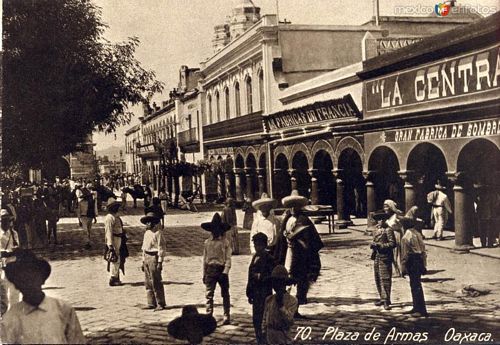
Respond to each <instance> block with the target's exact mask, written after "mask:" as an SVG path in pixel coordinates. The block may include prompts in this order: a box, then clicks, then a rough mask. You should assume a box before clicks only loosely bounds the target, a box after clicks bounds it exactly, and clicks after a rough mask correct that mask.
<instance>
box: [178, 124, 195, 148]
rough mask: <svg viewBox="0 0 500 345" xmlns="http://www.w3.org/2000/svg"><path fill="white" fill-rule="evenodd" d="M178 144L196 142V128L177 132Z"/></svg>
mask: <svg viewBox="0 0 500 345" xmlns="http://www.w3.org/2000/svg"><path fill="white" fill-rule="evenodd" d="M178 138H179V145H180V146H183V145H190V144H194V143H196V142H198V128H197V127H194V128H191V129H188V130H186V131H182V132H179V133H178Z"/></svg>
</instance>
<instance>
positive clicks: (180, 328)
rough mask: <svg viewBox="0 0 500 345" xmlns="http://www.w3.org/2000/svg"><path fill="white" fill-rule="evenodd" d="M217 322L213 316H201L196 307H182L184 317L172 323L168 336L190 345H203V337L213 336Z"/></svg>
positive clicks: (168, 329)
mask: <svg viewBox="0 0 500 345" xmlns="http://www.w3.org/2000/svg"><path fill="white" fill-rule="evenodd" d="M216 328H217V322H216V321H215V319H214V317H213V316H212V315H207V314H200V313H198V309H196V306H194V305H186V306H184V307H182V315H181V316H180V317H177V318H175V319H173V320H172V321H170V323H169V324H168V327H167V331H168V334H170V335H171V336H172V337H174V338H175V339H180V340H187V341H188V342H189V344H201V343H202V342H203V337H206V336H207V335H210V334H212V333H213V332H214V331H215V329H216Z"/></svg>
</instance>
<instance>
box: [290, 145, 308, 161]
mask: <svg viewBox="0 0 500 345" xmlns="http://www.w3.org/2000/svg"><path fill="white" fill-rule="evenodd" d="M299 151H302V152H303V153H304V154H305V156H306V158H307V165H308V166H311V165H312V164H311V161H312V159H311V151H310V150H309V148H308V147H307V145H306V144H304V143H296V144H294V145H293V146H292V149H291V150H290V154H289V157H290V159H291V160H293V157H294V156H295V155H296V154H297V152H299Z"/></svg>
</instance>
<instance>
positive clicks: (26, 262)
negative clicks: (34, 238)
mask: <svg viewBox="0 0 500 345" xmlns="http://www.w3.org/2000/svg"><path fill="white" fill-rule="evenodd" d="M13 257H14V258H15V259H14V261H12V262H9V263H8V264H7V266H6V267H5V268H4V271H5V276H6V277H7V279H8V280H9V281H10V282H11V283H12V284H14V285H15V286H16V287H18V288H19V287H20V286H22V284H23V283H24V282H26V281H27V280H30V279H35V278H39V280H40V282H41V283H42V284H43V283H44V282H45V281H46V280H47V278H48V277H49V275H50V272H51V267H50V264H49V263H48V262H47V261H46V260H44V259H39V258H37V257H36V255H35V253H33V252H32V251H31V250H28V249H17V250H15V251H14V255H13Z"/></svg>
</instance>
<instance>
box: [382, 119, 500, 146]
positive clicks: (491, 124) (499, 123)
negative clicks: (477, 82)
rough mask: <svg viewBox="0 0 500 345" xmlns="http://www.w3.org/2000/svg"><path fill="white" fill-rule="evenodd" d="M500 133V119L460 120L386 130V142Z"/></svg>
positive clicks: (471, 136)
mask: <svg viewBox="0 0 500 345" xmlns="http://www.w3.org/2000/svg"><path fill="white" fill-rule="evenodd" d="M492 135H500V119H491V120H481V121H469V122H459V123H452V124H446V125H436V126H426V127H416V128H408V129H400V130H396V131H386V132H384V134H383V139H384V142H395V143H400V142H407V141H429V140H444V139H458V138H482V137H487V136H492Z"/></svg>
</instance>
